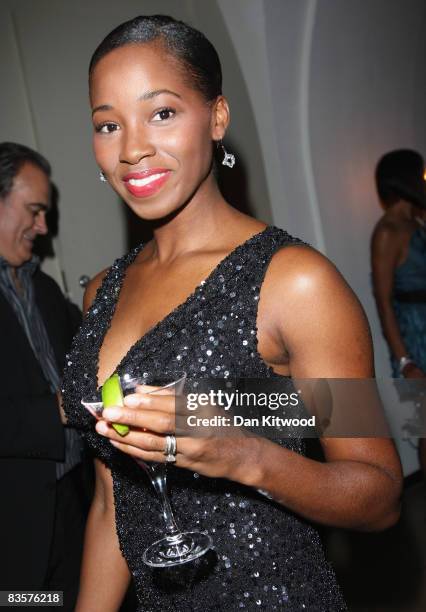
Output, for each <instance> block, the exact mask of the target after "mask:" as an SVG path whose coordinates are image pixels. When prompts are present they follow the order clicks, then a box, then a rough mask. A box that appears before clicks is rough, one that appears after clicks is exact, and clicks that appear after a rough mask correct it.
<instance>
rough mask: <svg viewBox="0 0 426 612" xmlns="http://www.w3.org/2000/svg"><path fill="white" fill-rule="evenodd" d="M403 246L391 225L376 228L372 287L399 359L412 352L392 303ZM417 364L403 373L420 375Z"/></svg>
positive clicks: (408, 366) (372, 254)
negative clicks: (406, 342)
mask: <svg viewBox="0 0 426 612" xmlns="http://www.w3.org/2000/svg"><path fill="white" fill-rule="evenodd" d="M399 254H400V245H399V242H398V239H397V235H396V232H395V231H394V230H392V228H390V227H387V226H384V225H381V226H378V227H376V229H375V231H374V233H373V237H372V240H371V269H372V277H373V290H374V297H375V300H376V305H377V311H378V313H379V318H380V323H381V326H382V331H383V335H384V337H385V339H386V342H387V343H388V345H389V349H390V351H391V353H392V355H393V356H394V357H395V359H397V360H398V361H399V360H400V359H401V357H404V356H406V355H408V354H409V352H408V350H407V347H406V346H405V344H404V340H403V338H402V336H401V332H400V329H399V326H398V321H397V318H396V316H395V311H394V309H393V304H392V294H393V283H394V281H393V277H394V272H395V268H396V267H397V265H398V257H399ZM416 370H419V368H416V367H415V365H414V364H407V365H406V366H405V368H404V374H405V375H407V376H410V375H413V374H415V375H417V376H418V375H419V374H421V370H419V371H416Z"/></svg>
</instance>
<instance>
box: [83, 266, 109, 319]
mask: <svg viewBox="0 0 426 612" xmlns="http://www.w3.org/2000/svg"><path fill="white" fill-rule="evenodd" d="M108 270H109V268H105V270H102V271H101V272H99V273H98V274H96V276H94V277H93V278H92V279H91V280H90V282H89V284H88V285H87V287H86V291H85V292H84V298H83V312H84V314H86V312H87V311H88V310H89V308H90V306H91V305H92V302H93V300H94V299H95V296H96V292H97V290H98V289H99V287H100V286H101V284H102V281H103V280H104V278H105V276H106V274H107V272H108Z"/></svg>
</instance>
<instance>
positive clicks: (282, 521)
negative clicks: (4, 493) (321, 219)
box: [63, 226, 346, 612]
mask: <svg viewBox="0 0 426 612" xmlns="http://www.w3.org/2000/svg"><path fill="white" fill-rule="evenodd" d="M297 244H304V243H303V242H302V241H301V240H299V239H297V238H293V237H292V236H290V235H289V234H287V233H286V232H285V231H283V230H281V229H278V228H276V227H272V226H269V227H267V228H266V229H264V230H263V231H262V232H260V233H258V234H256V235H255V236H253V237H252V238H250V239H249V240H247V241H246V242H244V243H243V244H242V245H240V246H238V247H237V248H236V249H235V250H234V251H232V253H230V254H229V255H228V256H227V257H226V258H225V259H223V260H222V261H221V262H220V263H219V264H218V266H217V267H216V268H215V269H214V271H213V272H212V273H211V274H210V276H209V277H208V278H207V279H206V280H205V281H203V282H202V283H201V284H200V285H199V286H198V287H197V289H196V290H195V291H194V293H192V294H191V295H190V296H189V297H188V299H187V300H186V301H185V302H184V303H183V304H181V305H180V306H178V307H177V308H176V309H175V310H173V311H172V312H171V313H170V314H169V315H167V316H166V317H165V318H164V319H163V320H162V321H160V322H159V323H158V324H157V325H155V326H154V327H153V328H152V329H151V330H149V331H148V332H147V333H146V334H145V335H144V336H143V337H142V338H141V339H140V340H139V341H138V342H136V343H135V344H134V345H133V346H132V347H131V348H130V350H129V351H128V353H127V355H126V356H125V357H124V358H123V360H122V361H121V363H120V364H119V366H118V367H117V371H118V373H119V374H121V375H123V374H124V373H130V374H133V375H138V376H143V377H146V378H147V380H149V377H150V376H151V374H152V373H153V372H159V371H167V372H169V373H170V374H173V372H181V371H182V370H184V371H186V373H187V377H188V380H187V384H192V383H193V384H194V385H196V384H197V380H198V381H199V380H200V379H205V378H210V379H212V378H218V379H226V378H228V377H229V378H234V379H235V378H251V379H253V378H265V379H267V378H274V377H277V376H278V375H277V374H275V373H274V372H273V370H272V368H270V367H269V366H268V365H267V364H266V363H265V362H264V361H263V360H262V358H261V356H260V354H259V352H258V349H257V337H256V332H257V329H256V321H257V307H258V300H259V294H260V289H261V285H262V282H263V279H264V276H265V273H266V270H267V267H268V264H269V262H270V260H271V258H272V256H273V255H274V253H276V252H277V250H279V249H281V248H283V247H287V246H290V245H297ZM141 248H142V247H138V248H136V249H135V250H134V251H132V252H131V253H129V254H128V255H126V256H124V257H122V258H120V259H118V260H117V261H116V262H115V263H114V264H113V266H112V267H111V268H110V270H109V272H108V273H107V274H106V276H105V278H104V280H103V283H102V285H101V287H100V288H99V290H98V292H97V295H96V297H95V300H94V302H93V304H92V306H91V307H90V309H89V311H88V313H87V316H86V318H85V320H84V322H83V325H82V327H81V329H80V331H79V333H78V334H77V336H76V337H75V339H74V343H73V347H72V350H71V352H70V354H69V356H68V359H67V365H66V368H65V376H64V383H63V395H64V407H65V411H66V413H67V416H68V419H69V422H70V424H71V425H72V426H73V427H76V428H77V429H78V430H79V431H80V432H81V434H82V435H83V437H84V438H85V439H86V441H87V442H88V444H89V445H90V447H91V448H92V449H93V451H94V453H95V454H96V456H98V457H99V458H100V459H101V460H102V461H103V462H104V463H105V465H106V466H108V467H109V468H110V469H111V472H112V477H113V482H114V500H115V516H116V528H117V533H118V538H119V542H120V548H121V551H122V554H123V555H124V557H125V559H126V561H127V564H128V566H129V569H130V571H131V573H132V576H133V580H134V584H135V588H136V591H137V596H138V601H139V607H138V610H139V611H140V612H142V611H143V612H154V611H155V612H158V611H161V612H169V611H170V612H172V611H173V612H192V611H194V612H197V611H199V612H201V611H202V612H206V611H211V612H213V611H215V612H217V611H218V610H220V611H221V610H224V611H225V610H226V611H227V612H228V611H229V612H233V611H237V610H238V611H240V610H244V609H245V610H267V611H268V612H270V611H272V610H286V611H289V612H290V611H291V612H295V611H296V610H298V611H299V610H307V611H309V612H337V611H340V610H346V606H345V603H344V601H343V599H342V596H341V593H340V590H339V587H338V585H337V583H336V579H335V575H334V572H333V570H332V568H331V566H330V564H329V563H328V562H327V561H326V559H325V557H324V553H323V549H322V545H321V543H320V539H319V536H318V533H317V531H316V529H315V528H314V527H313V526H312V525H311V524H310V523H309V522H307V521H305V520H304V519H302V518H301V517H299V516H296V515H295V514H293V513H292V512H291V511H289V510H288V509H287V508H285V507H284V506H282V505H280V504H278V503H276V502H274V501H273V500H271V499H269V498H268V497H266V496H265V495H263V494H261V493H260V492H258V491H255V490H254V489H252V488H249V487H246V486H244V485H241V484H239V483H236V482H232V481H229V480H226V479H220V478H207V477H204V476H202V475H199V474H197V473H194V472H192V471H190V470H185V469H182V468H177V467H172V468H171V469H169V470H168V482H169V489H170V493H171V499H172V504H173V508H174V511H175V515H176V520H177V522H178V524H179V526H180V527H181V528H182V530H189V531H190V530H200V531H207V532H208V533H209V534H210V535H211V537H212V539H213V542H214V549H213V550H211V551H209V553H207V554H206V555H204V556H203V557H201V558H200V559H198V560H197V561H195V562H191V563H186V564H183V565H181V566H178V567H176V568H168V569H156V570H153V569H151V568H149V567H148V566H146V565H145V564H144V563H143V561H142V555H143V552H144V550H145V549H146V548H147V547H148V546H149V545H150V544H152V542H154V541H155V540H158V539H160V538H161V537H163V535H164V522H163V520H162V517H161V516H160V511H159V510H160V508H159V503H158V500H157V498H156V494H155V492H154V490H153V488H152V486H151V484H150V483H149V481H148V479H147V477H146V474H145V473H144V471H143V470H142V469H141V468H140V467H139V466H138V465H137V464H136V462H135V461H134V460H133V459H132V458H131V457H129V456H127V455H125V454H123V453H120V452H119V451H118V450H116V449H115V448H114V447H113V446H112V445H111V444H110V443H109V441H108V440H106V439H105V438H103V437H102V436H99V435H98V434H97V432H96V431H95V429H94V419H93V417H92V416H91V415H90V414H89V413H88V412H87V411H86V410H85V409H84V408H83V407H82V406H81V403H80V402H81V399H82V398H83V397H86V398H87V397H89V396H90V394H95V393H96V385H97V370H98V357H99V350H100V347H101V345H102V342H103V339H104V337H105V334H106V332H107V330H108V328H109V326H110V324H111V320H112V317H113V314H114V311H115V307H116V304H117V301H118V297H119V294H120V289H121V286H122V283H123V279H124V277H125V273H126V269H127V268H128V266H129V265H130V264H131V263H132V261H133V260H134V259H135V257H136V256H137V254H138V253H139V252H140V250H141ZM140 307H141V308H143V303H141V305H140ZM278 443H279V444H281V445H282V446H284V447H286V448H288V449H291V450H292V451H294V452H296V453H302V454H303V452H304V445H303V440H302V439H301V438H285V439H282V440H279V442H278Z"/></svg>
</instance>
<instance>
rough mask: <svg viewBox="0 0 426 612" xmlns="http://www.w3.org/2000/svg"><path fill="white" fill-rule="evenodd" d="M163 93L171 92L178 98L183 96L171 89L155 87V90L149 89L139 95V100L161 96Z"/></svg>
mask: <svg viewBox="0 0 426 612" xmlns="http://www.w3.org/2000/svg"><path fill="white" fill-rule="evenodd" d="M163 93H166V94H171V95H172V96H175V97H176V98H180V99H181V98H182V96H180V95H179V94H177V93H176V92H174V91H171V90H170V89H154V90H153V91H147V92H146V93H144V94H142V95H141V96H139V98H138V100H151V99H152V98H155V97H156V96H159V95H160V94H163Z"/></svg>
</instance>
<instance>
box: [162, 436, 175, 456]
mask: <svg viewBox="0 0 426 612" xmlns="http://www.w3.org/2000/svg"><path fill="white" fill-rule="evenodd" d="M163 454H164V455H165V457H166V463H175V461H176V436H174V435H173V434H171V435H168V436H166V448H165V449H164V453H163Z"/></svg>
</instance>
